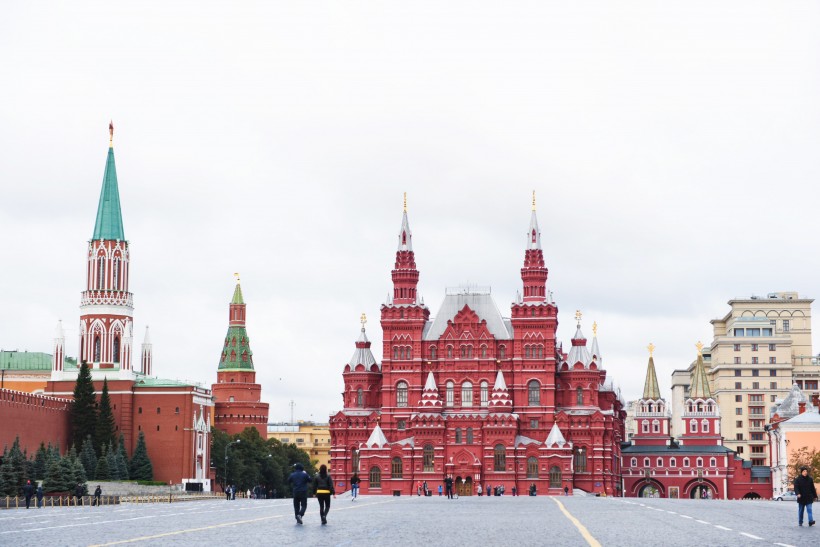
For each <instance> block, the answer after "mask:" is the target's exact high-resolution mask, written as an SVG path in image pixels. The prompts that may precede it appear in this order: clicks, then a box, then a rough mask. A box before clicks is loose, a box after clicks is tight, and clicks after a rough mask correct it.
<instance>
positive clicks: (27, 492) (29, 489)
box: [23, 481, 34, 509]
mask: <svg viewBox="0 0 820 547" xmlns="http://www.w3.org/2000/svg"><path fill="white" fill-rule="evenodd" d="M23 495H24V496H25V497H26V509H28V508H29V506H30V505H31V496H33V495H34V487H33V486H32V485H31V481H26V485H25V486H24V487H23Z"/></svg>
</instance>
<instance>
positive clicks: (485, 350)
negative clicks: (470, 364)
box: [481, 346, 487, 359]
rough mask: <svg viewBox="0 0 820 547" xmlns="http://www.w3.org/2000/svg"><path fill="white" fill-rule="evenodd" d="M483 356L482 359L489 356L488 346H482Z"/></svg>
mask: <svg viewBox="0 0 820 547" xmlns="http://www.w3.org/2000/svg"><path fill="white" fill-rule="evenodd" d="M481 358H482V359H486V358H487V346H481Z"/></svg>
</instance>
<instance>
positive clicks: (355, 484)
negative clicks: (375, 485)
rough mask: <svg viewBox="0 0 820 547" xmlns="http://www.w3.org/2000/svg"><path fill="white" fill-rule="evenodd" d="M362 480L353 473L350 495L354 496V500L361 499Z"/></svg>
mask: <svg viewBox="0 0 820 547" xmlns="http://www.w3.org/2000/svg"><path fill="white" fill-rule="evenodd" d="M360 482H362V480H361V479H360V478H359V474H358V473H353V476H352V477H350V495H351V496H353V499H354V500H355V499H356V498H358V497H359V483H360Z"/></svg>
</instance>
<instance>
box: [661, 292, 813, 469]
mask: <svg viewBox="0 0 820 547" xmlns="http://www.w3.org/2000/svg"><path fill="white" fill-rule="evenodd" d="M812 302H813V299H810V298H800V297H799V295H798V294H797V293H796V292H780V293H770V294H768V295H766V296H765V297H764V296H759V297H758V296H752V297H750V298H735V299H732V300H730V301H729V305H730V306H731V310H730V311H729V313H727V314H726V315H725V316H724V317H722V318H720V319H713V320H712V321H711V323H712V328H713V339H712V342H711V344H708V345H707V348H704V365H706V367H707V374H708V377H709V383H710V387H711V389H712V393H713V394H714V395H715V398H716V400H717V402H718V405H719V408H720V414H721V432H722V434H723V437H724V444H725V445H726V446H727V447H729V448H731V449H732V450H735V451H736V452H737V453H738V454H739V455H740V456H741V457H742V458H744V459H747V460H750V461H751V462H752V464H753V465H767V466H768V465H770V464H771V462H770V461H769V453H768V452H769V451H768V444H769V443H768V441H769V439H768V436H767V434H766V431H765V429H764V427H765V425H766V423H768V420H769V416H770V410H771V408H772V406H773V405H775V404H776V403H777V402H778V401H780V400H782V399H784V398H785V397H786V395H788V393H789V391H790V389H791V387H792V384H793V383H794V382H795V381H798V382H799V384H798V385H800V386H801V387H803V388H804V389H806V391H807V395H809V396H811V394H813V393H816V392H817V388H818V385H817V383H818V380H820V366H818V362H817V359H816V358H813V357H812V344H811V304H812ZM693 368H694V363H692V364H691V365H690V366H689V367H688V369H687V370H677V371H675V372H674V373H673V374H672V414H673V431H674V433H675V434H679V433H680V431H681V429H680V428H681V427H682V423H681V421H680V409H682V407H683V401H684V400H685V397H686V395H687V392H688V389H689V376H690V375H691V371H692V370H693Z"/></svg>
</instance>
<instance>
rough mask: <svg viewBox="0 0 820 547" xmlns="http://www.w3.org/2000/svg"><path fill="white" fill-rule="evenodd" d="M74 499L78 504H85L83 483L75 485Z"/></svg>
mask: <svg viewBox="0 0 820 547" xmlns="http://www.w3.org/2000/svg"><path fill="white" fill-rule="evenodd" d="M74 501H75V502H76V503H75V504H76V505H82V504H83V485H81V484H79V483H78V484H77V486H76V487H74Z"/></svg>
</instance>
